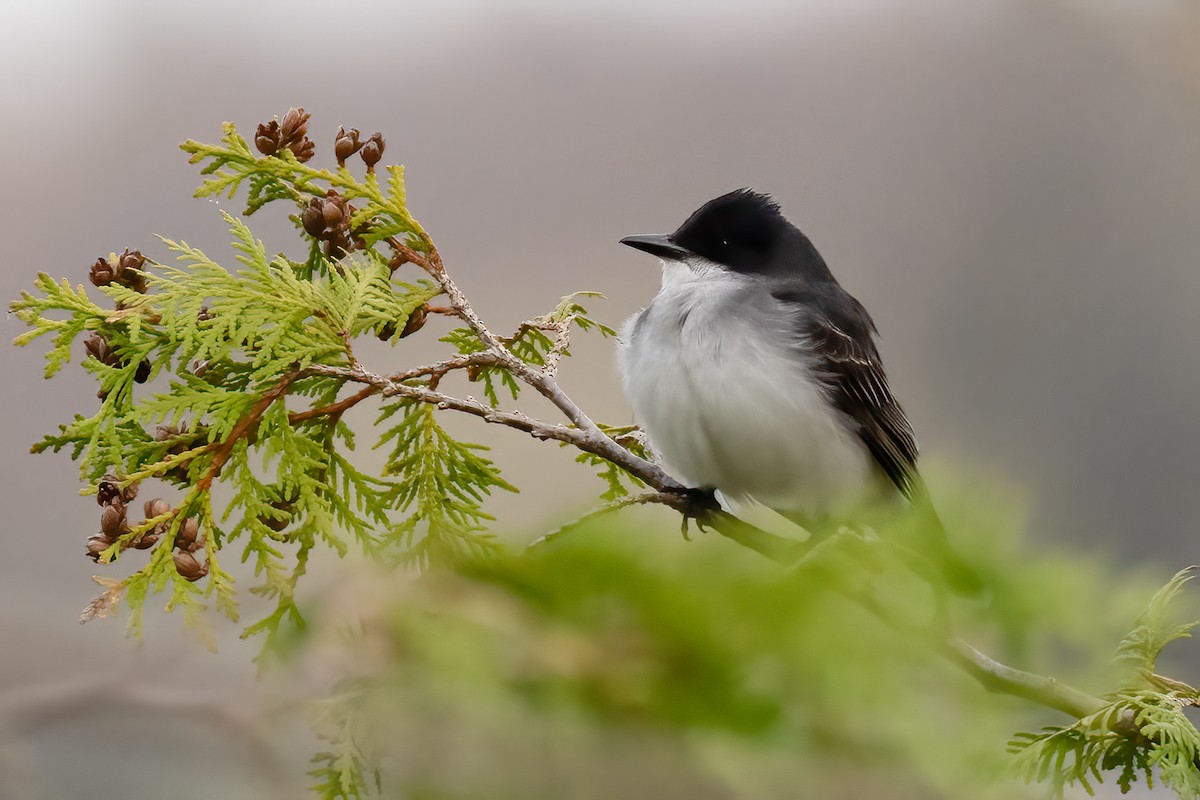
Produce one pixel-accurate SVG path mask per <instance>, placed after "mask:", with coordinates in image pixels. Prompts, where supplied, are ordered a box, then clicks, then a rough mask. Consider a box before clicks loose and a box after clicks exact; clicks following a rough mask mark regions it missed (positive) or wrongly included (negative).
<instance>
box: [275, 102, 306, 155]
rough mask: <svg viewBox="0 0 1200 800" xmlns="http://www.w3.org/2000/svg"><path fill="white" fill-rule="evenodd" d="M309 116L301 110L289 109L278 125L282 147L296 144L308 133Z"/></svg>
mask: <svg viewBox="0 0 1200 800" xmlns="http://www.w3.org/2000/svg"><path fill="white" fill-rule="evenodd" d="M309 116H310V114H308V112H306V111H305V110H304V109H303V108H289V109H288V112H287V113H286V114H284V115H283V121H282V122H280V123H279V140H280V142H282V143H283V146H284V147H290V146H291V145H293V144H296V143H298V142H299V141H300V140H301V139H303V138H304V136H305V135H306V134H307V133H308V118H309Z"/></svg>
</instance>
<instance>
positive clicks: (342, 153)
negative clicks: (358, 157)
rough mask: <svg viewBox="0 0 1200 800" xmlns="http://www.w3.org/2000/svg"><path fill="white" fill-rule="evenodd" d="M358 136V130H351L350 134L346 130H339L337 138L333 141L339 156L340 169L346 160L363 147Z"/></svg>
mask: <svg viewBox="0 0 1200 800" xmlns="http://www.w3.org/2000/svg"><path fill="white" fill-rule="evenodd" d="M358 136H359V133H358V128H351V129H350V130H349V132H347V131H346V129H345V128H341V127H339V128H338V132H337V137H336V138H335V139H334V141H333V151H334V154H335V155H336V156H337V161H338V166H339V167H341V166H344V165H345V163H346V159H347V158H349V157H350V156H352V155H354V154H355V153H357V152H358V151H359V148H361V147H362V142H360V141H359V140H358Z"/></svg>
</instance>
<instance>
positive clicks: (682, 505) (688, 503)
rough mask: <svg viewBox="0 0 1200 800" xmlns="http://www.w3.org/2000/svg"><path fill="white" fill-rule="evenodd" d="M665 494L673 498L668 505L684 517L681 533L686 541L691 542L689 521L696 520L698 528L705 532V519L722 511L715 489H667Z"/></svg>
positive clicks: (664, 491)
mask: <svg viewBox="0 0 1200 800" xmlns="http://www.w3.org/2000/svg"><path fill="white" fill-rule="evenodd" d="M663 494H664V495H668V496H670V497H671V498H672V499H671V502H669V503H667V505H669V506H671V508H673V509H675V510H676V511H678V512H679V513H680V514H682V515H683V522H682V523H681V525H680V531H681V532H682V533H683V538H684V539H689V540H690V537H689V536H688V521H689V520H695V521H696V527H697V528H699V529H700V530H701V531H703V530H704V520H705V518H706V517H708V515H709V514H712V513H713V512H714V511H720V510H721V504H720V503H719V502H717V493H716V491H715V490H713V489H692V488H688V487H680V488H678V489H665V490H663Z"/></svg>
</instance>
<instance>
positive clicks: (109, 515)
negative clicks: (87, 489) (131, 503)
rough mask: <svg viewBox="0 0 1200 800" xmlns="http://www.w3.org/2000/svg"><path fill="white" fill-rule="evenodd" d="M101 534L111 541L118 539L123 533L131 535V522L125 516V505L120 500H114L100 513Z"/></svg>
mask: <svg viewBox="0 0 1200 800" xmlns="http://www.w3.org/2000/svg"><path fill="white" fill-rule="evenodd" d="M100 532H101V533H102V534H104V535H105V536H107V537H108V538H109V539H116V538H117V537H118V536H120V535H121V534H123V533H129V520H128V519H127V518H126V516H125V504H124V503H122V502H121V500H120V498H116V499H114V500H113V501H112V502H111V503H110V504H109V505H106V506H105V507H104V511H102V512H101V513H100Z"/></svg>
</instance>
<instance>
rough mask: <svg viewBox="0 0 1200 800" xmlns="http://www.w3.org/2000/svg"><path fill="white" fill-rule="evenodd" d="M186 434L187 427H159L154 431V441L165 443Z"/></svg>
mask: <svg viewBox="0 0 1200 800" xmlns="http://www.w3.org/2000/svg"><path fill="white" fill-rule="evenodd" d="M187 432H188V428H187V425H186V424H184V425H159V426H158V427H156V428H155V429H154V441H156V442H165V441H167V440H168V439H174V438H175V437H177V436H183V435H184V434H186V433H187Z"/></svg>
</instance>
